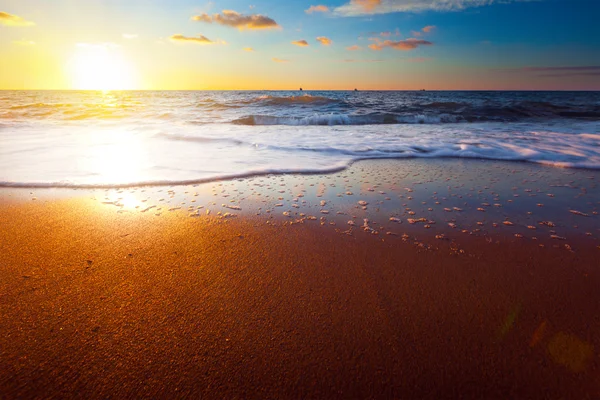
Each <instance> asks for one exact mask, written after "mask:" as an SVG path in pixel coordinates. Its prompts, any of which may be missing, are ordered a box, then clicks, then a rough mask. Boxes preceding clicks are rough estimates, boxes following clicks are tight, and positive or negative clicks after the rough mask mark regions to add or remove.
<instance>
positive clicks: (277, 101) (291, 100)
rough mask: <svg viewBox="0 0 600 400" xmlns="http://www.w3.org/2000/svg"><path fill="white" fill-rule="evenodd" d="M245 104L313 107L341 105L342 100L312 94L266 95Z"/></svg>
mask: <svg viewBox="0 0 600 400" xmlns="http://www.w3.org/2000/svg"><path fill="white" fill-rule="evenodd" d="M244 103H245V104H255V103H262V104H267V105H274V106H280V105H281V106H285V105H295V104H312V105H325V104H334V103H340V100H336V99H332V98H330V97H325V96H316V95H315V96H313V95H310V94H304V95H302V96H270V95H264V96H259V97H257V98H254V99H251V100H246V101H244Z"/></svg>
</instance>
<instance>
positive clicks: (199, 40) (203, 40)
mask: <svg viewBox="0 0 600 400" xmlns="http://www.w3.org/2000/svg"><path fill="white" fill-rule="evenodd" d="M169 39H171V41H173V42H181V43H196V44H215V42H213V41H212V40H210V39H209V38H207V37H206V36H203V35H198V36H183V35H181V34H176V35H173V36H171V37H170V38H169Z"/></svg>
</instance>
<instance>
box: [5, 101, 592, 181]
mask: <svg viewBox="0 0 600 400" xmlns="http://www.w3.org/2000/svg"><path fill="white" fill-rule="evenodd" d="M0 143H1V146H0V185H2V186H31V187H36V186H37V187H53V186H66V187H71V186H73V187H81V186H88V187H89V186H119V185H122V186H127V185H139V184H177V183H186V182H187V183H189V182H199V181H210V180H215V179H220V178H226V177H238V176H248V175H255V174H265V173H277V172H326V171H335V170H340V169H343V168H345V167H347V166H348V165H349V164H350V163H352V162H353V161H355V160H358V159H364V158H439V157H460V158H480V159H495V160H519V161H530V162H535V163H543V164H551V165H557V166H564V167H577V168H593V169H598V168H600V93H598V92H299V91H294V92H109V93H102V92H66V91H65V92H61V91H44V92H35V91H4V92H0Z"/></svg>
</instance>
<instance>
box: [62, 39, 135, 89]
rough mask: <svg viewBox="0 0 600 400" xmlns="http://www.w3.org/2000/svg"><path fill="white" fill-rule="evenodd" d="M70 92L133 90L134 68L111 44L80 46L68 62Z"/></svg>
mask: <svg viewBox="0 0 600 400" xmlns="http://www.w3.org/2000/svg"><path fill="white" fill-rule="evenodd" d="M69 69H70V73H71V77H72V79H73V89H79V90H130V89H135V86H136V79H135V73H134V69H133V66H132V65H131V63H129V62H128V60H127V59H126V57H125V56H124V55H123V54H122V52H120V51H119V49H118V48H116V47H115V46H111V45H108V44H107V45H104V44H102V45H88V44H80V45H78V46H77V51H76V53H75V55H74V56H73V58H72V59H71V60H70V63H69Z"/></svg>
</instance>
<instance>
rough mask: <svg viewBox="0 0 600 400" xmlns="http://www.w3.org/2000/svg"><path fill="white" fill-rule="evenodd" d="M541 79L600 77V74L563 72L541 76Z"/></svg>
mask: <svg viewBox="0 0 600 400" xmlns="http://www.w3.org/2000/svg"><path fill="white" fill-rule="evenodd" d="M538 76H539V77H540V78H570V77H575V76H600V72H561V73H555V74H540V75H538Z"/></svg>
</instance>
